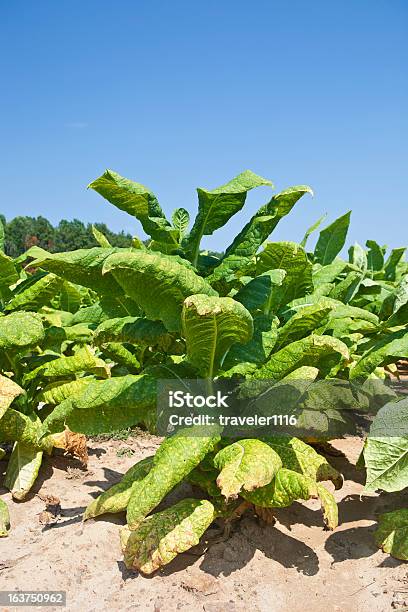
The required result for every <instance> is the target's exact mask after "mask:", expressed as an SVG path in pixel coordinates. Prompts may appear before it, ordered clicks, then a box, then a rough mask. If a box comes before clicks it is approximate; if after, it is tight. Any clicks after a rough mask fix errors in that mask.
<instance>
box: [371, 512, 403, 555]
mask: <svg viewBox="0 0 408 612" xmlns="http://www.w3.org/2000/svg"><path fill="white" fill-rule="evenodd" d="M374 537H375V541H376V543H377V546H379V547H380V548H382V549H383V551H384V552H386V553H389V554H390V555H392V556H393V557H395V558H396V559H402V560H403V561H408V508H401V509H400V510H394V511H393V512H386V513H385V514H382V515H381V516H380V518H379V521H378V528H377V530H376V532H375V534H374Z"/></svg>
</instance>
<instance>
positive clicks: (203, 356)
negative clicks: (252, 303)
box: [182, 295, 253, 378]
mask: <svg viewBox="0 0 408 612" xmlns="http://www.w3.org/2000/svg"><path fill="white" fill-rule="evenodd" d="M182 327H183V335H184V336H185V338H186V344H187V358H188V360H189V361H190V362H191V363H192V364H193V365H194V366H195V367H196V368H197V370H198V371H199V373H200V375H201V376H202V377H203V378H212V377H213V376H215V375H216V373H217V372H218V371H219V369H220V367H221V366H222V363H223V360H224V358H225V356H226V354H227V353H228V350H229V349H230V348H231V346H232V345H233V344H235V343H236V342H240V343H245V342H248V341H249V340H250V339H251V337H252V333H253V323H252V317H251V315H250V313H249V312H248V311H247V309H246V308H245V307H244V306H243V305H242V304H240V302H236V301H235V300H233V299H232V298H228V297H223V298H219V297H212V296H211V297H210V296H207V295H192V296H190V297H188V298H187V299H186V300H185V302H184V307H183V312H182Z"/></svg>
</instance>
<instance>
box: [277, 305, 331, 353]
mask: <svg viewBox="0 0 408 612" xmlns="http://www.w3.org/2000/svg"><path fill="white" fill-rule="evenodd" d="M332 310H333V308H332V307H331V306H329V305H327V303H325V302H324V301H323V302H320V303H319V302H317V304H313V305H311V306H305V307H304V308H302V309H300V310H299V311H298V312H297V313H295V314H294V315H293V316H292V317H291V318H290V319H289V321H288V322H287V323H285V325H284V326H283V327H281V328H280V329H279V330H278V338H277V341H276V345H275V351H277V350H279V349H280V348H282V347H283V346H285V345H286V344H289V343H291V342H294V341H295V340H300V339H301V338H304V337H305V336H307V335H308V334H310V332H312V331H313V330H315V329H316V328H317V327H320V326H321V325H323V324H324V323H325V322H327V320H328V315H329V314H330V313H331V311H332Z"/></svg>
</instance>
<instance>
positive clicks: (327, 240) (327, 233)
mask: <svg viewBox="0 0 408 612" xmlns="http://www.w3.org/2000/svg"><path fill="white" fill-rule="evenodd" d="M350 215H351V211H349V212H348V213H346V214H345V215H343V216H342V217H339V218H338V219H336V220H335V221H333V223H331V224H330V225H328V226H327V227H326V228H325V229H324V230H322V231H321V232H320V234H319V239H318V241H317V244H316V248H315V250H314V258H315V261H316V262H318V263H321V264H322V265H323V266H325V265H327V264H330V263H331V262H332V261H333V260H334V259H335V257H336V256H337V255H338V254H339V253H340V251H341V249H342V248H343V246H344V243H345V242H346V236H347V232H348V228H349V225H350Z"/></svg>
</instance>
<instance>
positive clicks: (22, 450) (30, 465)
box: [4, 442, 43, 501]
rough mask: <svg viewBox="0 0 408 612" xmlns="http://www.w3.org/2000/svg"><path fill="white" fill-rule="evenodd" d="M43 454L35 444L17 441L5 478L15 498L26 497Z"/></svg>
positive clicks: (6, 484) (5, 482)
mask: <svg viewBox="0 0 408 612" xmlns="http://www.w3.org/2000/svg"><path fill="white" fill-rule="evenodd" d="M42 456H43V453H42V451H41V450H39V449H38V448H36V447H35V446H30V445H27V444H24V443H22V442H16V443H15V445H14V448H13V452H12V453H11V457H10V460H9V462H8V465H7V471H6V476H5V478H4V485H5V486H6V487H7V488H8V490H9V491H11V494H12V496H13V499H17V500H19V501H21V500H22V499H24V498H25V497H26V495H27V493H28V492H29V491H30V489H31V487H32V486H33V484H34V482H35V480H36V478H37V476H38V471H39V469H40V466H41V462H42Z"/></svg>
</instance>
